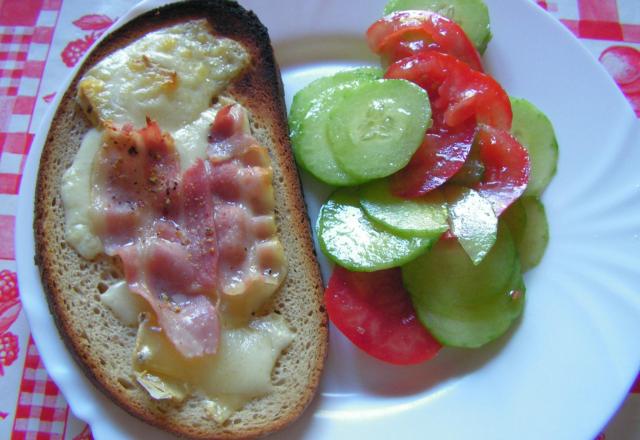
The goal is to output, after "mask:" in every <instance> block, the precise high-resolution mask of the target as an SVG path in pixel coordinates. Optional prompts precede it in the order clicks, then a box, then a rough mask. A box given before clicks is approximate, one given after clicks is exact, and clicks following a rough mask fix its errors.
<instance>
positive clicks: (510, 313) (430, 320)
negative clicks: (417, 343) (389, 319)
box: [412, 268, 526, 348]
mask: <svg viewBox="0 0 640 440" xmlns="http://www.w3.org/2000/svg"><path fill="white" fill-rule="evenodd" d="M514 291H518V292H519V293H518V294H517V297H516V296H512V292H514ZM412 299H413V297H412ZM525 301H526V291H525V287H524V280H523V278H522V273H521V271H520V269H519V268H518V269H516V271H514V274H513V281H512V283H511V284H510V285H509V287H507V289H506V290H505V291H503V292H502V294H501V295H500V296H499V297H498V298H497V299H496V301H495V302H493V303H490V304H487V305H486V306H485V307H483V308H476V309H472V310H466V311H465V310H464V309H462V311H461V313H459V314H458V316H447V314H444V313H432V312H430V311H429V310H428V308H425V307H420V306H419V305H417V304H416V303H415V302H414V304H415V305H414V307H415V308H416V310H418V309H420V310H422V312H420V311H419V312H417V314H418V319H419V320H420V322H421V323H422V324H423V325H424V326H425V327H426V328H427V329H428V330H429V331H430V332H431V334H432V335H433V336H434V337H435V338H436V339H437V340H438V342H440V343H441V344H442V345H444V346H449V347H458V348H479V347H482V346H483V345H486V344H488V343H490V342H492V341H494V340H496V339H498V338H499V337H501V336H502V335H504V334H505V333H506V332H507V330H509V328H511V326H512V325H513V324H514V323H515V321H516V320H517V319H518V318H519V317H520V316H521V315H522V312H523V310H524V306H525ZM465 312H466V313H465Z"/></svg>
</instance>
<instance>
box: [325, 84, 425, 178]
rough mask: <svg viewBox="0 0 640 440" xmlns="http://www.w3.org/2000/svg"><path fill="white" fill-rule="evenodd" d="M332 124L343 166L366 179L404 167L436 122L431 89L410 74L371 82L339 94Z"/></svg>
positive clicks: (333, 140)
mask: <svg viewBox="0 0 640 440" xmlns="http://www.w3.org/2000/svg"><path fill="white" fill-rule="evenodd" d="M335 98H336V101H337V103H336V105H335V106H334V107H333V108H332V109H331V112H330V115H329V124H328V127H327V130H328V134H329V143H330V146H331V149H332V151H333V156H334V157H335V159H336V162H337V164H338V166H339V167H340V168H341V169H343V170H344V171H345V172H346V173H347V174H348V175H350V176H351V177H353V178H355V179H360V180H364V181H369V180H374V179H378V178H383V177H387V176H389V175H391V174H393V173H395V172H396V171H398V170H400V169H402V168H404V167H405V166H406V165H407V163H409V160H411V157H412V156H413V154H414V153H415V152H416V150H417V149H418V148H419V147H420V145H421V144H422V142H423V140H424V135H425V133H426V131H427V129H428V128H429V127H430V126H431V123H432V121H431V105H430V103H429V96H428V95H427V92H426V91H425V90H424V89H422V88H421V87H419V86H417V85H416V84H414V83H412V82H410V81H406V80H404V79H382V80H377V81H367V82H363V83H362V84H360V85H358V86H357V87H353V88H349V89H344V90H341V91H339V92H338V93H337V94H336V97H335Z"/></svg>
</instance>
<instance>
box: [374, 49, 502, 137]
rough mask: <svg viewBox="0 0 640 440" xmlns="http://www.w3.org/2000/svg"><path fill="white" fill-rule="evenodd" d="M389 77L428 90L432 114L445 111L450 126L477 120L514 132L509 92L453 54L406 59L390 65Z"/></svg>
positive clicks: (434, 54) (425, 55) (424, 54)
mask: <svg viewBox="0 0 640 440" xmlns="http://www.w3.org/2000/svg"><path fill="white" fill-rule="evenodd" d="M385 78H399V79H406V80H408V81H411V82H413V83H415V84H417V85H419V86H420V87H422V88H423V89H425V90H426V91H427V92H428V93H429V98H430V101H431V107H432V111H434V112H437V111H444V121H445V123H446V124H447V125H448V126H450V127H453V126H456V125H458V124H461V123H462V122H464V121H465V120H467V119H469V118H475V120H476V122H477V123H479V124H487V125H491V126H493V127H497V128H502V129H505V130H510V129H511V120H512V117H513V114H512V112H511V103H510V102H509V96H508V95H507V92H505V91H504V89H503V88H502V87H501V86H500V84H498V82H497V81H496V80H495V79H493V78H491V77H490V76H489V75H486V74H484V73H482V72H478V71H475V70H473V69H471V68H470V67H469V66H467V65H466V64H465V63H463V62H462V61H460V60H458V59H456V58H455V57H453V56H451V55H447V54H443V53H439V52H436V51H432V50H430V51H425V52H421V53H419V54H417V55H414V56H412V57H409V58H403V59H401V60H399V61H396V62H395V63H393V64H392V65H391V66H389V68H388V69H387V72H386V74H385Z"/></svg>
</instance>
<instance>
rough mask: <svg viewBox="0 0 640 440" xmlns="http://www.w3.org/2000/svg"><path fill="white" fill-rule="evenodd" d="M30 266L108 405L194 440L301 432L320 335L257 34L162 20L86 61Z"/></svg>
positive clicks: (246, 18)
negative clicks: (292, 427) (297, 427)
mask: <svg viewBox="0 0 640 440" xmlns="http://www.w3.org/2000/svg"><path fill="white" fill-rule="evenodd" d="M36 198H37V200H36V213H35V235H36V243H37V245H36V247H37V249H36V260H37V264H38V266H39V268H40V272H41V276H42V280H43V284H44V287H45V290H46V293H47V298H48V301H49V304H50V308H51V311H52V313H53V315H54V316H55V319H56V322H57V325H58V327H59V329H60V332H61V335H62V337H63V338H64V340H65V342H66V343H67V346H68V347H69V349H70V350H71V352H72V353H73V354H74V356H75V357H76V358H77V360H78V362H79V363H80V365H81V366H82V367H83V368H84V370H85V371H86V373H87V375H88V376H89V377H90V378H91V379H92V380H93V382H94V383H95V384H96V385H97V386H98V387H99V388H100V389H102V390H103V391H104V392H105V393H106V394H107V395H108V396H109V397H110V398H111V399H112V400H113V401H114V402H115V403H117V404H118V405H120V406H121V407H123V408H124V409H126V410H127V411H128V412H130V413H132V414H133V415H135V416H136V417H138V418H140V419H142V420H144V421H146V422H148V423H150V424H152V425H155V426H158V427H160V428H163V429H166V430H168V431H171V432H174V433H176V434H179V435H182V436H188V437H193V438H246V437H252V436H258V435H263V434H266V433H269V432H273V431H275V430H277V429H280V428H282V427H283V426H285V425H286V424H287V423H289V422H291V421H292V420H294V419H295V418H296V417H297V416H299V415H300V414H301V412H302V411H303V409H304V408H305V407H306V405H307V404H308V403H309V401H310V400H311V398H312V396H313V394H314V391H315V390H316V388H317V386H318V382H319V377H320V373H321V370H322V366H323V362H324V358H325V354H326V347H327V321H326V316H325V312H324V309H323V307H322V302H321V301H322V282H321V279H320V275H319V271H318V267H317V263H316V261H315V258H314V253H313V247H312V242H311V235H310V229H309V224H308V219H307V217H306V211H305V206H304V201H303V199H302V195H301V191H300V185H299V179H298V175H297V171H296V168H295V164H294V161H293V158H292V154H291V151H290V144H289V138H288V129H287V122H286V113H285V106H284V100H283V91H282V83H281V79H280V76H279V71H278V67H277V65H276V63H275V60H274V56H273V50H272V48H271V45H270V42H269V38H268V35H267V31H266V29H265V28H264V26H263V25H262V24H261V23H260V22H259V20H258V19H257V18H256V16H255V15H254V14H252V13H251V12H247V11H246V10H244V9H243V8H242V7H241V6H239V5H237V4H236V3H234V2H227V1H224V0H198V1H188V2H181V3H176V4H171V5H168V6H165V7H162V8H160V9H157V10H153V11H150V12H148V13H145V14H144V15H141V16H139V17H137V18H135V19H134V20H132V21H131V22H129V23H127V24H126V25H124V26H123V27H122V28H120V29H118V30H117V31H115V32H114V33H112V34H111V35H109V37H108V38H106V39H105V40H104V41H102V43H100V44H99V45H98V46H97V47H96V48H95V49H94V50H93V52H92V53H91V54H90V56H89V57H88V58H87V60H86V61H85V62H84V64H83V65H82V67H81V68H80V70H79V72H78V74H77V75H76V77H75V79H74V80H73V82H72V83H71V86H70V87H69V89H68V90H67V91H66V93H65V95H64V97H63V99H62V101H61V104H60V106H59V108H58V109H57V112H56V114H55V117H54V119H53V123H52V125H51V129H50V132H49V136H48V138H47V141H46V145H45V148H44V152H43V154H42V159H41V163H40V169H39V176H38V183H37V192H36Z"/></svg>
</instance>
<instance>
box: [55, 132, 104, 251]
mask: <svg viewBox="0 0 640 440" xmlns="http://www.w3.org/2000/svg"><path fill="white" fill-rule="evenodd" d="M101 144H102V134H101V133H100V132H99V131H98V130H96V129H91V130H89V131H88V132H87V134H86V135H85V136H84V139H83V140H82V144H81V145H80V150H78V153H77V154H76V157H75V159H74V160H73V164H72V165H71V167H70V168H69V169H67V171H66V172H65V173H64V175H63V176H62V187H61V193H62V202H63V203H64V212H65V219H66V220H65V230H64V232H65V238H66V240H67V241H68V242H69V243H70V244H71V246H73V247H74V248H75V250H76V251H78V253H79V254H80V255H82V256H83V257H84V258H86V259H88V260H91V259H93V258H95V257H97V256H98V255H99V254H100V253H101V252H102V251H103V247H102V241H101V240H100V238H99V237H98V236H96V235H95V233H94V232H93V227H92V225H91V219H90V218H89V210H90V208H91V163H92V162H93V158H94V157H95V155H96V152H97V151H98V149H99V148H100V145H101Z"/></svg>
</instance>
